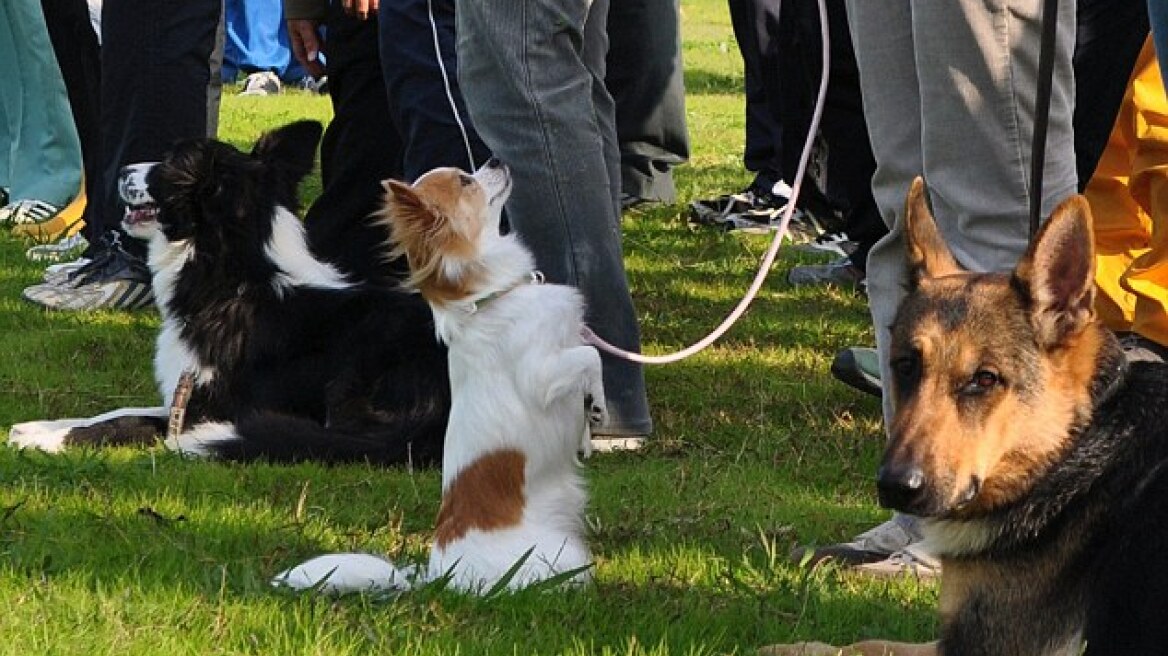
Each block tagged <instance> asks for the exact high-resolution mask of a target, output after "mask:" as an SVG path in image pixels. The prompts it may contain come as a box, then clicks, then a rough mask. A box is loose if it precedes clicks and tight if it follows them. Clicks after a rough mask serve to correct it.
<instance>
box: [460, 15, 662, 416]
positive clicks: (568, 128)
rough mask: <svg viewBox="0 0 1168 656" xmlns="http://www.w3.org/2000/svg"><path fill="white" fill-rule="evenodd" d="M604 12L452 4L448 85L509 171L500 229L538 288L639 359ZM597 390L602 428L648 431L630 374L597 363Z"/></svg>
mask: <svg viewBox="0 0 1168 656" xmlns="http://www.w3.org/2000/svg"><path fill="white" fill-rule="evenodd" d="M606 10H607V2H603V1H594V2H587V1H586V0H574V1H572V2H551V1H550V0H517V1H515V2H509V3H467V4H464V5H459V8H458V61H459V67H460V70H459V79H460V81H461V82H462V88H463V92H464V94H465V98H466V102H467V107H468V109H469V110H470V113H471V117H472V119H473V121H474V124H475V126H476V128H477V129H478V130H479V133H480V134H481V135H482V137H483V140H484V141H485V142H486V143H487V145H488V146H489V147H490V148H491V150H492V151H493V152H494V153H495V155H496V156H498V157H499V159H501V160H502V161H503V162H504V163H506V164H507V165H508V166H510V167H511V170H512V175H513V176H514V179H515V185H514V191H513V192H512V194H511V198H510V200H509V201H508V203H507V212H508V217H509V220H510V222H511V226H512V227H513V228H514V229H515V230H516V231H517V232H518V233H519V234H520V236H521V237H522V238H523V240H524V241H525V242H526V243H527V244H528V246H529V247H530V248H531V249H532V251H533V252H534V254H535V257H536V261H537V263H538V265H539V267H540V268H541V270H542V271H543V272H544V274H545V275H546V276H547V279H548V280H549V281H552V282H557V283H567V284H572V285H575V286H577V287H578V288H579V289H580V291H581V292H582V293H583V295H584V297H585V299H586V301H587V303H588V314H587V320H588V322H589V324H590V325H591V326H592V328H593V329H594V330H595V331H596V333H597V334H598V335H600V336H601V337H602V338H604V339H606V340H608V341H610V342H612V343H614V344H616V345H618V346H620V347H622V348H625V349H629V350H633V351H639V350H640V334H639V328H638V326H637V319H636V314H635V312H634V310H633V305H632V298H631V296H630V294H629V289H628V282H627V280H626V278H625V271H624V263H623V260H622V255H621V235H620V223H619V214H618V212H619V203H620V200H619V194H620V186H619V175H620V173H619V167H620V161H619V154H618V150H617V147H616V130H615V125H614V119H613V108H612V102H611V98H609V97H608V94H607V91H606V90H605V89H604V84H603V72H604V48H603V47H602V46H603V44H604V42H605V37H604V33H603V25H604V19H605V12H606ZM598 21H599V22H598ZM604 384H605V390H606V393H607V394H608V397H609V399H608V407H609V412H610V414H611V417H612V421H611V425H610V426H608V427H606V428H605V429H603V432H604V433H610V434H621V433H625V434H639V435H644V434H648V433H649V432H650V430H651V428H652V423H651V420H650V419H649V411H648V404H647V401H646V397H645V386H644V379H643V376H642V371H641V368H640V366H637V365H633V364H630V363H627V362H624V361H621V360H617V359H614V358H609V357H607V356H606V357H605V359H604Z"/></svg>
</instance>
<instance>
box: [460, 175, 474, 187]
mask: <svg viewBox="0 0 1168 656" xmlns="http://www.w3.org/2000/svg"><path fill="white" fill-rule="evenodd" d="M458 181H459V182H461V183H462V186H464V187H469V186H471V185H472V184H474V181H475V180H474V178H472V177H471V176H469V175H467V174H465V173H460V174H459V175H458Z"/></svg>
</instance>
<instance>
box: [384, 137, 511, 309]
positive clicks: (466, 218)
mask: <svg viewBox="0 0 1168 656" xmlns="http://www.w3.org/2000/svg"><path fill="white" fill-rule="evenodd" d="M383 184H384V186H385V189H386V192H387V200H386V209H385V212H384V214H383V216H384V218H385V220H386V222H387V223H388V224H389V226H390V232H391V234H392V240H393V242H394V251H393V254H394V255H405V256H406V259H407V261H408V262H409V265H410V274H411V276H410V284H411V285H412V286H414V287H416V288H418V289H420V290H421V292H422V294H423V295H424V296H426V297H427V299H430V300H458V299H460V298H463V297H466V296H469V295H470V294H471V293H473V290H474V287H475V285H474V282H475V277H476V276H475V275H474V272H475V271H476V269H477V267H479V266H480V264H481V263H480V262H479V261H478V260H479V258H480V255H481V254H482V252H483V251H484V250H485V247H486V244H487V243H488V242H489V241H490V240H492V239H498V238H499V236H500V235H499V224H500V220H501V217H502V212H503V205H504V204H505V203H506V202H507V198H508V197H509V196H510V195H511V172H510V170H509V169H508V168H507V166H506V165H504V164H503V163H502V162H500V161H499V160H497V159H494V158H492V159H491V160H490V161H488V162H487V163H486V164H484V165H483V166H482V167H481V168H479V170H477V171H475V172H474V174H473V175H471V174H468V173H465V172H463V171H461V170H459V169H456V168H439V169H434V170H432V171H430V172H428V173H426V174H425V175H423V176H422V177H420V178H418V180H417V182H415V183H414V184H413V185H407V184H405V183H403V182H398V181H396V180H387V181H386V182H384V183H383Z"/></svg>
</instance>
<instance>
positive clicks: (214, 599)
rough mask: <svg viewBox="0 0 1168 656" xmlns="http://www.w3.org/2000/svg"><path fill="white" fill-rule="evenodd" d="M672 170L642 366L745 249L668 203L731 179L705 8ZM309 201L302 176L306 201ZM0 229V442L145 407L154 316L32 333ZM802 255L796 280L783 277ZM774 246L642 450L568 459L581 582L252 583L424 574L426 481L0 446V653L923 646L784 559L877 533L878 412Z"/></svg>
mask: <svg viewBox="0 0 1168 656" xmlns="http://www.w3.org/2000/svg"><path fill="white" fill-rule="evenodd" d="M682 4H683V38H684V56H685V60H686V79H687V85H688V93H689V96H688V102H689V127H690V131H691V138H692V141H693V156H692V158H691V161H690V162H689V163H688V164H687V165H685V166H683V167H681V168H679V169H677V171H676V177H677V183H678V189H679V192H680V195H681V197H680V198H679V202H678V203H677V204H676V205H670V206H658V207H652V208H649V209H646V210H637V211H633V212H630V213H629V214H628V215H627V216H626V217H625V223H624V227H625V251H626V256H627V266H628V272H629V278H630V282H631V286H632V289H633V293H634V298H635V301H636V303H637V308H638V312H639V316H640V321H641V324H642V326H643V328H642V330H643V333H644V338H645V339H644V341H645V350H646V351H648V352H651V353H664V352H670V351H673V350H675V349H677V348H681V347H684V346H686V345H688V344H690V343H692V342H693V341H695V340H697V339H699V338H700V337H702V336H703V335H704V334H705V333H706V332H707V331H708V330H709V329H711V328H712V327H713V326H714V325H715V324H717V323H718V322H719V321H720V320H721V318H722V317H723V316H724V314H725V313H726V312H728V311H729V309H730V308H731V307H732V306H733V305H734V303H735V302H736V301H737V299H738V297H739V296H740V295H741V293H742V292H743V291H744V290H745V288H746V286H747V284H748V283H749V281H750V279H751V276H752V275H753V273H754V268H755V267H756V266H757V263H758V261H759V258H760V257H761V255H762V253H763V251H764V250H765V248H766V246H767V244H768V239H767V238H766V237H761V236H750V235H741V234H734V233H722V232H718V231H715V230H712V229H709V228H695V227H691V226H689V225H687V223H686V219H685V214H686V212H685V206H686V203H688V202H689V201H690V200H693V199H696V198H702V197H708V196H712V195H716V194H719V193H724V192H727V191H731V190H736V189H738V188H741V187H742V186H744V185H745V184H746V183H747V182H748V181H749V177H748V174H747V173H746V172H745V171H744V170H743V169H742V166H741V148H742V136H743V111H742V94H741V88H742V70H741V60H740V57H739V55H738V51H737V46H736V45H735V43H734V41H733V34H732V32H731V29H730V23H729V17H728V14H727V12H726V5H725V2H724V1H723V0H683V3H682ZM329 112H330V108H329V105H328V101H327V99H323V98H318V97H313V96H309V95H304V94H301V93H287V94H285V95H283V96H280V97H277V98H238V97H235V96H234V95H231V94H230V93H229V94H228V95H227V96H226V97H225V98H224V104H223V113H222V122H221V135H220V136H221V137H222V138H224V139H225V140H227V141H230V142H232V143H234V144H237V145H239V146H249V145H250V143H251V142H252V141H253V140H254V138H255V137H256V136H257V135H258V133H259V132H260V131H262V130H264V129H267V128H271V127H274V126H277V125H280V124H281V123H284V122H287V121H290V120H294V119H298V118H303V117H316V118H319V119H321V120H327V119H328V117H329ZM318 191H319V181H318V180H317V179H313V180H311V181H310V182H309V184H308V185H306V187H305V189H304V193H305V196H306V198H307V199H311V198H312V197H313V196H315V195H316V193H318ZM26 246H27V244H25V243H22V242H19V241H17V240H15V239H13V238H12V237H11V236H8V235H2V236H0V345H2V351H0V352H2V353H3V355H2V357H0V433H5V434H6V431H7V427H8V426H10V425H11V424H12V423H14V422H18V421H25V420H31V419H44V418H57V417H72V416H88V415H93V414H97V413H99V412H103V411H106V410H110V409H113V408H116V407H121V406H126V405H154V404H156V403H157V399H156V398H155V391H154V384H153V376H152V373H151V359H152V347H153V338H154V335H155V332H156V331H157V328H158V319H157V315H156V314H155V313H154V312H153V311H143V312H137V313H118V312H95V313H85V314H57V313H49V312H45V311H42V310H39V309H36V308H35V307H33V306H31V305H29V304H27V303H24V302H23V301H21V299H20V291H21V289H22V288H23V287H25V286H27V285H30V284H33V283H35V282H37V281H38V280H39V278H40V275H41V272H42V268H43V267H42V266H40V265H36V264H33V263H30V262H28V261H27V260H26V259H25V258H24V255H23V253H24V249H25V247H26ZM801 258H804V259H801ZM798 261H807V260H806V259H805V256H799V255H794V254H792V253H791V252H789V251H787V250H786V249H784V251H783V252H782V253H781V255H780V261H779V262H778V263H777V264H776V267H775V271H774V272H773V273H772V275H771V279H770V280H769V281H768V284H767V285H766V286H765V288H764V290H763V292H762V294H761V296H760V298H759V299H758V300H757V301H756V303H755V304H754V306H753V307H752V309H751V311H750V312H749V313H748V314H747V315H746V317H745V318H744V319H743V320H742V321H741V322H740V323H739V324H738V325H737V326H736V327H735V328H734V329H733V330H732V331H731V332H730V333H729V334H728V335H727V336H726V337H725V338H724V339H723V340H722V341H721V342H720V343H718V344H717V345H715V346H714V347H713V348H711V349H709V350H707V351H705V352H703V353H702V354H699V355H698V356H696V357H694V358H691V359H689V360H686V361H684V362H682V363H679V364H673V365H668V366H663V367H654V368H650V369H649V370H648V371H647V374H646V375H647V378H648V383H649V393H650V401H651V403H652V407H653V416H654V420H655V422H656V433H655V435H654V436H653V441H652V443H651V444H650V446H649V447H648V448H646V449H645V450H644V451H642V452H638V453H625V454H609V455H598V456H596V457H594V458H593V459H591V460H590V461H588V462H587V463H586V464H585V473H586V476H587V478H588V481H589V484H590V487H591V491H592V501H591V506H590V509H589V512H588V521H589V524H590V525H591V527H592V545H593V548H594V550H595V553H596V557H597V563H596V584H595V585H594V586H591V587H589V588H587V589H584V590H573V591H563V592H550V593H549V592H523V593H518V594H514V595H501V596H496V597H493V598H488V599H478V598H464V597H460V596H458V595H456V594H453V593H450V592H445V591H440V590H422V591H418V592H415V593H412V594H409V595H406V596H404V597H402V598H399V599H397V600H395V601H385V600H378V599H373V598H363V597H353V598H346V599H342V600H329V599H322V598H316V597H313V596H311V595H293V594H287V593H284V592H281V591H277V590H273V589H272V588H270V587H269V586H268V584H267V581H268V578H269V577H270V576H271V575H272V574H273V573H275V572H276V571H278V570H279V569H281V568H283V567H285V566H288V565H290V564H293V563H295V562H297V561H298V560H300V559H302V558H304V557H307V556H311V555H315V554H317V553H320V552H323V551H334V550H364V551H371V552H376V553H386V554H390V555H391V556H393V557H395V558H400V559H404V560H411V559H412V560H419V561H420V560H423V559H424V557H425V553H426V545H427V544H428V540H429V531H430V529H431V522H432V520H433V518H434V516H435V513H436V511H437V507H438V501H439V476H438V473H437V472H435V471H420V472H408V471H399V470H390V471H386V470H379V469H374V468H369V467H362V466H352V467H335V468H324V467H318V466H313V465H300V466H293V467H285V466H279V467H277V466H269V465H262V464H261V465H249V466H235V465H225V464H217V463H210V462H199V461H194V460H188V459H183V458H180V457H177V456H175V455H173V454H169V453H166V452H165V451H163V450H160V449H152V450H129V449H112V450H108V451H99V452H91V451H73V452H68V453H65V454H62V455H45V454H41V453H35V452H20V451H16V450H14V449H5V448H0V601H2V603H3V606H4V608H3V612H0V654H14V655H15V654H20V655H22V656H23V655H29V654H62V655H64V654H84V655H87V656H88V655H98V654H118V655H119V656H127V655H143V656H146V655H149V656H156V655H160V654H166V655H170V654H322V655H323V654H328V655H339V654H370V653H384V654H463V655H466V656H477V655H480V654H630V655H633V654H653V655H661V656H664V655H697V654H749V653H752V652H753V649H754V648H755V647H758V646H760V645H763V644H768V643H772V642H779V641H788V640H792V639H812V638H816V639H823V640H827V641H851V640H854V639H858V638H863V637H873V636H882V637H890V638H897V639H903V640H923V639H929V638H930V637H931V634H932V632H933V628H934V614H933V609H934V606H935V604H936V600H937V590H936V587H935V586H934V585H933V584H928V583H917V582H916V581H914V580H910V579H903V580H891V581H875V580H868V579H863V578H859V577H857V576H855V575H853V574H848V573H846V572H843V571H840V570H837V569H834V568H822V569H818V570H814V571H811V572H808V571H804V570H801V569H800V568H798V567H797V566H795V565H793V564H791V563H789V562H788V561H787V558H786V554H787V553H788V550H789V549H790V548H791V546H792V545H794V544H796V543H806V542H826V541H830V540H839V539H842V538H847V537H850V536H851V535H853V534H855V533H856V532H858V531H860V530H863V529H865V528H867V527H869V526H870V525H873V524H874V523H876V522H878V521H881V520H882V519H884V518H885V517H886V514H885V513H884V512H882V511H881V510H880V509H879V508H877V506H876V503H875V498H874V489H873V485H872V479H873V473H874V471H875V466H876V461H877V459H878V455H879V450H880V447H881V442H882V438H881V437H880V435H881V433H880V426H879V404H878V403H877V402H876V401H875V400H874V399H872V398H869V397H864V396H862V395H860V394H859V393H857V392H854V391H852V390H850V389H848V388H846V387H844V386H843V385H841V384H839V383H837V382H835V381H833V380H832V379H831V377H830V375H829V374H828V364H829V362H830V360H831V357H832V355H833V354H834V353H835V352H836V351H837V350H838V349H840V348H842V347H845V346H849V345H856V344H869V343H871V340H872V336H871V328H870V325H869V320H868V314H867V310H866V307H865V303H864V299H863V297H861V296H857V295H854V294H852V293H850V292H843V291H836V290H830V289H792V288H791V287H790V286H789V285H788V284H787V283H786V281H785V272H786V269H787V268H789V267H790V266H791V265H792V264H793V263H796V262H798Z"/></svg>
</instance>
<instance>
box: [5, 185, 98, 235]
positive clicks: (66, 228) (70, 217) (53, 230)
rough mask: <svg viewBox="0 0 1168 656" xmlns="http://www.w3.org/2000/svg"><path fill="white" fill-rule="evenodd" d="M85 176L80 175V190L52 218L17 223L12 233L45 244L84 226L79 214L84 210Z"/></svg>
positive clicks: (85, 199) (78, 230)
mask: <svg viewBox="0 0 1168 656" xmlns="http://www.w3.org/2000/svg"><path fill="white" fill-rule="evenodd" d="M86 202H87V198H86V196H85V176H84V175H82V176H81V191H79V192H78V193H77V196H75V197H74V198H73V200H72V201H70V202H69V204H68V205H66V206H65V207H64V208H62V209H61V211H60V212H57V213H56V214H54V215H53V218H51V219H49V220H48V221H42V222H40V223H19V224H17V225H14V226H12V234H14V235H16V236H18V237H28V238H29V239H31V240H33V241H35V242H36V243H38V244H47V243H49V242H54V241H57V240H60V239H64V238H65V237H69V236H72V235H74V234H76V233H77V232H80V231H81V228H83V227H85V221H84V220H82V218H81V215H82V214H83V213H84V212H85V204H86Z"/></svg>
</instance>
